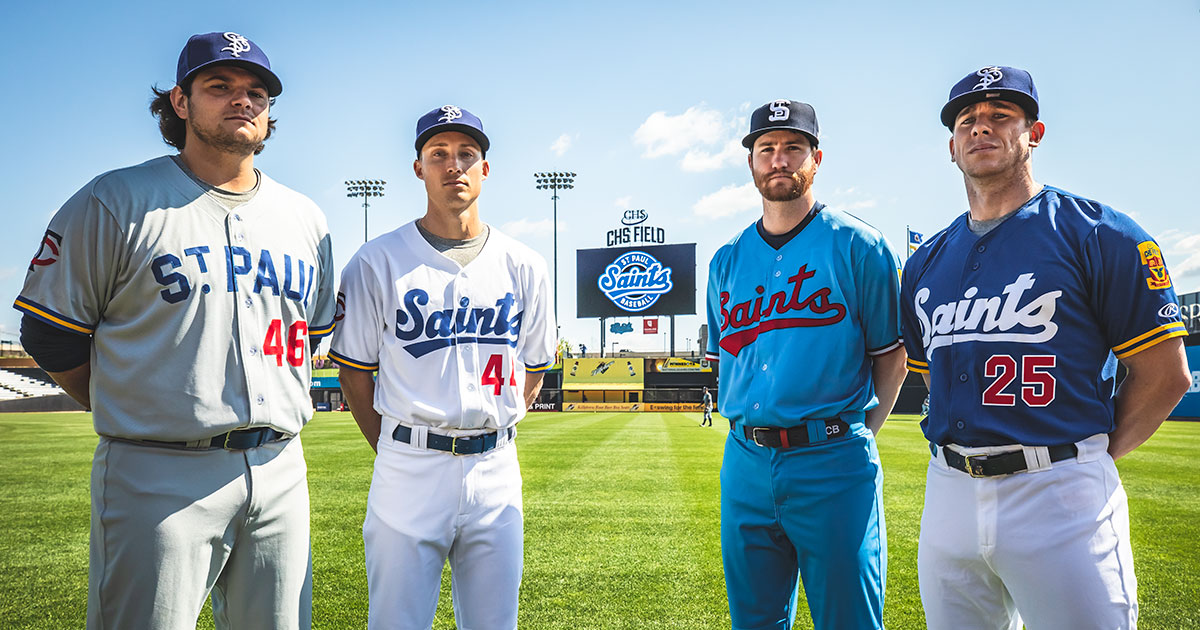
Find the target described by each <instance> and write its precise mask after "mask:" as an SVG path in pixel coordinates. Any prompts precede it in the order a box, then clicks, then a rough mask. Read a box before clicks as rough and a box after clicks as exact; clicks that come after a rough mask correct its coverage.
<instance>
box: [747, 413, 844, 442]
mask: <svg viewBox="0 0 1200 630" xmlns="http://www.w3.org/2000/svg"><path fill="white" fill-rule="evenodd" d="M813 422H816V423H818V425H820V429H819V431H820V432H821V433H824V434H825V439H824V440H819V439H818V440H810V439H809V434H808V423H813ZM742 434H743V435H745V436H746V439H747V440H750V441H751V442H754V443H755V444H757V445H759V446H768V447H771V448H790V447H793V446H810V445H812V444H819V443H821V442H828V441H830V440H839V439H841V438H844V437H849V436H850V423H849V422H846V421H844V420H839V419H837V418H828V419H819V418H810V419H809V420H807V421H806V422H805V424H803V425H801V426H798V427H790V428H783V427H742Z"/></svg>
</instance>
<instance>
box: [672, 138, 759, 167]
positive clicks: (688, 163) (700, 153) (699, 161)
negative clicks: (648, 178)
mask: <svg viewBox="0 0 1200 630" xmlns="http://www.w3.org/2000/svg"><path fill="white" fill-rule="evenodd" d="M745 160H746V148H745V147H743V146H742V143H741V141H739V140H730V141H729V142H726V143H725V147H724V148H723V149H721V150H720V151H718V152H716V153H710V152H708V151H705V150H703V149H695V148H693V149H689V150H688V152H687V153H685V154H684V155H683V161H682V162H680V163H679V168H682V169H683V170H685V171H688V172H691V173H703V172H705V171H715V170H717V169H719V168H722V167H724V166H727V165H734V164H738V163H743V164H744V163H745Z"/></svg>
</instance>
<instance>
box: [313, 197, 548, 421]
mask: <svg viewBox="0 0 1200 630" xmlns="http://www.w3.org/2000/svg"><path fill="white" fill-rule="evenodd" d="M547 278H548V275H547V273H546V263H545V261H543V260H542V258H541V257H540V256H538V255H537V254H535V253H534V252H533V250H531V249H529V248H528V247H526V246H525V245H523V244H521V243H519V242H517V241H515V240H513V239H512V238H509V237H508V236H505V235H504V234H502V233H501V232H500V231H499V230H497V229H496V228H495V227H492V228H491V235H490V236H489V237H488V240H487V243H486V244H484V246H483V249H482V250H481V251H480V252H479V255H478V256H477V257H476V258H475V259H474V260H472V261H471V262H470V263H468V264H467V265H466V266H462V265H459V264H458V263H457V262H454V261H453V260H451V259H450V258H448V257H446V256H445V255H443V254H442V253H441V252H438V251H437V250H436V249H434V248H433V246H431V245H430V244H429V243H428V242H427V241H426V240H425V239H424V238H423V237H422V236H421V234H420V232H418V231H417V226H416V222H415V221H414V222H412V223H408V224H406V225H404V226H401V227H400V228H398V229H396V230H394V231H392V232H389V233H387V234H384V235H382V236H380V237H378V238H376V239H374V240H372V241H370V242H369V243H367V244H365V245H363V246H362V248H360V249H359V250H358V253H356V254H355V255H354V257H353V258H352V259H351V260H350V262H349V264H347V265H346V268H345V269H344V270H343V271H342V283H341V290H340V292H339V293H338V309H339V313H338V316H337V319H338V322H337V326H336V328H335V330H334V333H333V347H332V349H331V350H330V352H329V356H330V358H332V359H333V360H334V361H336V362H337V363H338V364H340V365H342V366H344V367H347V368H351V369H357V370H367V371H373V370H376V369H378V370H379V376H378V380H377V382H376V386H375V410H376V411H378V412H379V413H380V414H382V415H383V416H386V417H391V418H393V419H396V420H398V421H401V422H404V423H405V424H410V425H424V426H429V427H433V428H435V429H439V430H444V431H447V432H450V433H454V432H456V431H457V430H465V431H467V432H477V431H478V430H489V431H490V430H494V429H501V428H507V427H509V426H512V425H514V424H516V423H517V421H519V420H520V419H521V418H522V417H524V416H525V399H524V395H523V394H524V390H525V373H526V372H543V371H545V370H548V369H549V368H550V366H551V365H553V363H554V356H555V348H556V345H557V329H556V327H555V324H554V319H553V317H552V315H551V313H550V309H549V305H550V303H551V299H552V296H551V294H550V289H549V286H548V281H547Z"/></svg>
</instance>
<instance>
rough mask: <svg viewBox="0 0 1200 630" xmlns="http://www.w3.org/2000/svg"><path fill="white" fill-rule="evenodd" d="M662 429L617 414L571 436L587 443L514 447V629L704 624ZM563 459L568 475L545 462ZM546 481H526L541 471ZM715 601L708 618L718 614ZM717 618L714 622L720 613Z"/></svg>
mask: <svg viewBox="0 0 1200 630" xmlns="http://www.w3.org/2000/svg"><path fill="white" fill-rule="evenodd" d="M670 429H671V428H670V427H668V426H667V425H666V423H665V421H664V418H663V416H662V415H659V414H653V413H644V414H626V415H621V416H615V417H614V418H612V419H611V420H610V421H609V422H607V423H604V424H603V425H602V426H600V425H597V424H591V425H590V426H589V427H587V428H584V429H580V430H577V431H571V432H570V434H571V435H572V436H577V437H578V438H579V440H580V441H581V443H584V444H586V443H588V442H591V443H593V444H597V445H598V447H596V448H591V449H590V452H589V453H588V454H587V455H586V456H583V457H574V456H573V455H572V454H571V453H570V452H569V451H566V452H558V453H556V452H550V451H539V452H537V453H530V449H526V450H524V451H522V468H523V470H524V471H525V476H526V479H527V483H526V493H525V506H526V547H525V549H526V570H525V581H524V584H523V587H522V605H523V607H524V610H523V614H522V623H523V624H527V625H528V626H529V627H533V628H579V627H621V626H622V625H623V624H626V623H628V622H629V620H631V619H639V620H640V623H639V626H640V627H649V628H696V627H707V624H705V623H704V622H702V621H701V622H699V625H698V620H697V618H696V616H695V615H684V614H681V613H683V612H684V611H689V610H694V608H695V606H696V605H697V603H702V602H712V600H713V599H714V598H713V597H712V595H711V594H709V593H703V594H702V595H696V592H697V590H696V589H697V588H698V587H699V585H700V583H701V582H702V581H703V580H702V578H701V577H700V573H701V572H702V569H701V568H700V567H699V566H698V564H697V562H696V560H697V557H698V556H699V555H700V554H701V552H700V550H699V548H698V546H697V545H696V543H695V538H694V535H693V532H694V528H692V527H687V526H684V524H683V523H681V520H680V516H681V515H684V514H687V513H688V506H687V501H686V498H685V494H684V491H683V487H682V484H683V483H684V481H683V480H681V479H680V476H679V471H678V470H677V469H676V467H675V464H674V460H673V458H672V457H671V454H670V452H669V439H668V437H667V433H668V431H669V430H670ZM562 457H567V458H570V459H572V460H574V461H575V462H576V463H575V465H574V466H572V467H570V468H569V469H563V468H562V467H560V466H556V465H553V464H552V462H553V460H555V459H558V458H562ZM547 470H553V471H555V477H554V478H553V479H547V480H545V481H546V483H541V484H539V483H536V482H535V483H530V482H529V480H533V479H536V478H538V476H540V475H541V474H542V473H543V471H547ZM722 608H723V603H722V602H717V605H716V606H714V607H713V610H712V611H711V613H710V616H719V614H720V611H721V609H722ZM718 618H719V617H718Z"/></svg>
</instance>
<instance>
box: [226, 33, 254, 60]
mask: <svg viewBox="0 0 1200 630" xmlns="http://www.w3.org/2000/svg"><path fill="white" fill-rule="evenodd" d="M225 39H227V40H229V45H228V46H226V47H224V48H222V49H221V50H228V51H229V54H231V55H233V56H234V57H240V56H242V53H244V52H250V40H248V39H246V38H245V37H242V36H241V35H238V34H237V33H225Z"/></svg>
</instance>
